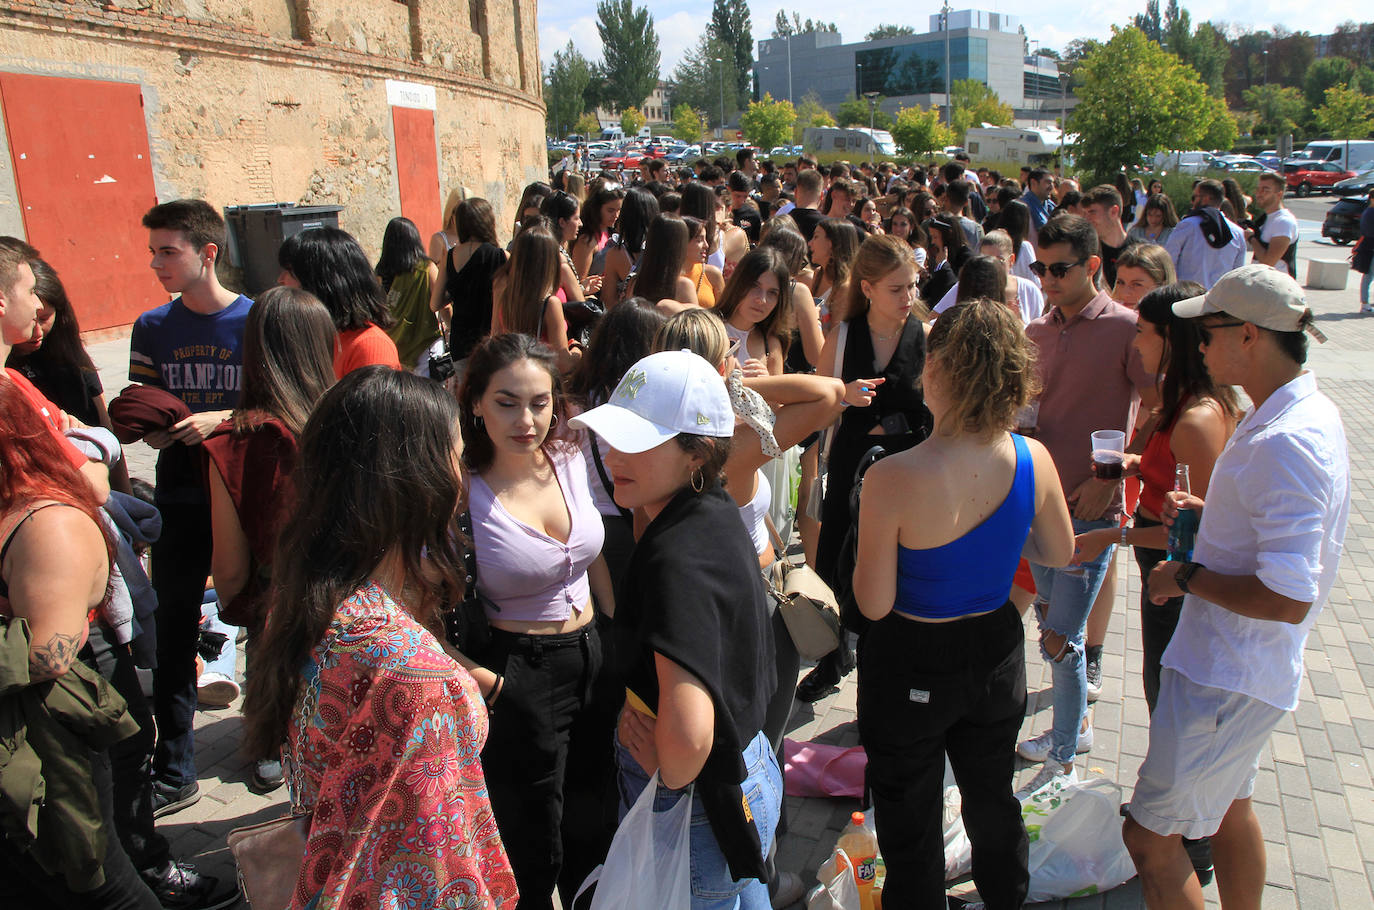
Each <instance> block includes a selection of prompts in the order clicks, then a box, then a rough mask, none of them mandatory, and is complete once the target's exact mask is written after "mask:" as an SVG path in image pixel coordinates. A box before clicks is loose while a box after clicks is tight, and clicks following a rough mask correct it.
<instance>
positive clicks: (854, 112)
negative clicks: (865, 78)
mask: <svg viewBox="0 0 1374 910" xmlns="http://www.w3.org/2000/svg"><path fill="white" fill-rule="evenodd" d="M882 103H883V96H882V95H879V96H878V97H877V98H876V99H874V106H873V109H872V116H873V128H874V129H878V130H890V129H892V115H891V114H889V113H887V112H885V111H881V110H878V108H879V107H881V106H882ZM869 112H870V109H869V106H868V99H867V98H857V97H855V96H854V95H852V94H851V95H850V96H849V97H848V98H846V99H845V100H844V101H841V102H840V106H839V107H837V108H835V122H836V123H838V124H839V125H840V126H868V123H869Z"/></svg>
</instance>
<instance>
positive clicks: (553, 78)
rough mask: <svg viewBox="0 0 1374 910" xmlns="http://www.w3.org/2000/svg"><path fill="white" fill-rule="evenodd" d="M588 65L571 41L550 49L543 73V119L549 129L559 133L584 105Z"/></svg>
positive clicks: (589, 81)
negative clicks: (545, 69)
mask: <svg viewBox="0 0 1374 910" xmlns="http://www.w3.org/2000/svg"><path fill="white" fill-rule="evenodd" d="M592 76H593V70H592V65H591V64H590V63H589V62H587V58H586V57H583V56H582V54H581V53H580V52H578V50H577V48H576V47H574V46H573V43H572V42H571V41H569V42H568V46H567V47H566V48H564V49H563V50H561V51H554V52H553V62H552V63H550V64H549V69H548V72H547V73H545V75H544V105H545V114H544V119H545V121H546V122H547V123H548V126H549V131H550V132H552V133H554V134H555V135H562V134H563V133H565V132H568V131H569V128H570V127H571V126H572V125H573V124H574V123H575V122H577V118H578V117H579V116H581V115H582V112H583V111H586V110H587V109H588V105H587V87H588V86H589V85H591V82H592Z"/></svg>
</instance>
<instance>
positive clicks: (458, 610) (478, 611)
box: [444, 509, 501, 660]
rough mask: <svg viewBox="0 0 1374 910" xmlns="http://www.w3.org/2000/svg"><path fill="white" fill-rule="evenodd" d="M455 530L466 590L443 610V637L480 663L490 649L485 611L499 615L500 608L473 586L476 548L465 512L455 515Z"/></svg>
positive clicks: (475, 571)
mask: <svg viewBox="0 0 1374 910" xmlns="http://www.w3.org/2000/svg"><path fill="white" fill-rule="evenodd" d="M458 530H459V533H461V534H462V537H463V540H462V544H463V566H464V568H465V569H466V570H467V578H466V579H465V582H466V585H467V587H466V589H465V590H464V592H463V599H462V600H461V601H459V602H458V603H457V604H456V605H455V606H453V607H450V608H449V609H448V610H445V611H444V637H445V638H447V639H448V643H449V644H451V645H453V647H455V648H457V649H458V651H459V653H461V654H463V655H465V656H467V657H470V658H472V659H473V660H480V659H481V657H482V655H483V654H485V653H486V652H487V649H488V648H490V647H491V621H490V620H489V619H488V618H487V610H489V609H490V610H492V611H493V612H496V613H500V612H501V608H500V607H499V606H497V605H496V603H495V602H494V601H492V600H491V598H489V597H485V596H484V595H483V594H482V592H481V589H480V588H479V587H478V585H477V546H476V543H475V541H474V540H473V536H472V513H470V512H468V511H467V510H466V509H464V510H463V512H462V513H461V514H459V516H458Z"/></svg>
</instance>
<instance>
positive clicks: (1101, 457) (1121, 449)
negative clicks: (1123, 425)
mask: <svg viewBox="0 0 1374 910" xmlns="http://www.w3.org/2000/svg"><path fill="white" fill-rule="evenodd" d="M1125 453H1126V434H1125V433H1124V432H1122V431H1121V430H1097V431H1096V432H1094V433H1093V476H1094V477H1096V478H1097V479H1098V480H1107V481H1117V480H1120V479H1121V473H1122V465H1123V463H1124V462H1125V460H1126V454H1125Z"/></svg>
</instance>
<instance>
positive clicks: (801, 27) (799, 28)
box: [773, 10, 839, 38]
mask: <svg viewBox="0 0 1374 910" xmlns="http://www.w3.org/2000/svg"><path fill="white" fill-rule="evenodd" d="M838 31H839V28H838V27H836V25H835V23H833V22H820V21H816V22H812V21H811V20H810V19H807V20H806V21H805V22H803V21H802V17H801V13H798V12H797V11H795V10H793V12H792V18H791V19H788V18H787V13H786V12H785V11H783V10H778V14H777V16H776V17H774V19H773V37H774V38H786V37H788V36H789V35H805V34H806V33H807V32H838Z"/></svg>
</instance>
